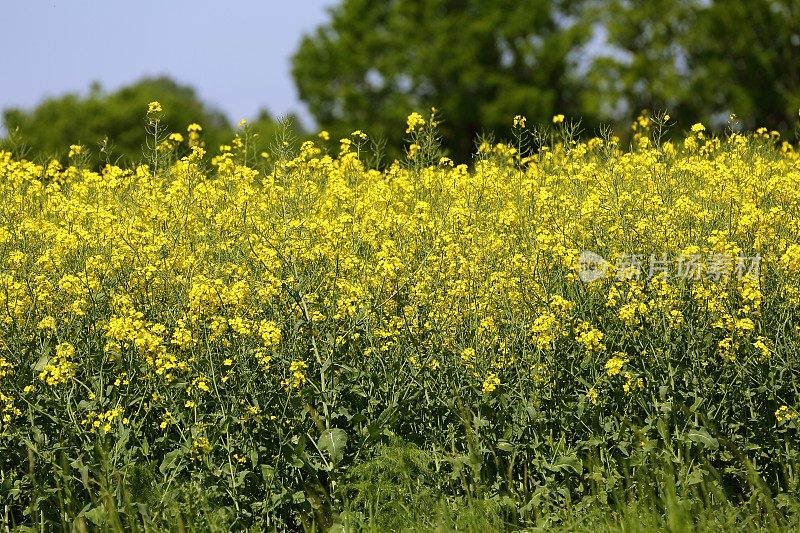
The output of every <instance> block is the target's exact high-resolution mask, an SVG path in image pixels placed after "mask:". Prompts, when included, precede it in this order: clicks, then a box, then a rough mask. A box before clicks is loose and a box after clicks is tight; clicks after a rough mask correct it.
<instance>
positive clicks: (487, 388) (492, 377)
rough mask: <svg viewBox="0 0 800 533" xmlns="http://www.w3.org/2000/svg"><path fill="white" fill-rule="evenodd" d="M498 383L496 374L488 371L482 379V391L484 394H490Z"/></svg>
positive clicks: (498, 379)
mask: <svg viewBox="0 0 800 533" xmlns="http://www.w3.org/2000/svg"><path fill="white" fill-rule="evenodd" d="M498 385H500V378H499V377H497V374H495V373H494V372H492V373H490V374H489V375H488V376H486V379H484V380H483V389H482V390H483V393H484V394H491V393H492V392H494V390H495V389H496V388H497V386H498Z"/></svg>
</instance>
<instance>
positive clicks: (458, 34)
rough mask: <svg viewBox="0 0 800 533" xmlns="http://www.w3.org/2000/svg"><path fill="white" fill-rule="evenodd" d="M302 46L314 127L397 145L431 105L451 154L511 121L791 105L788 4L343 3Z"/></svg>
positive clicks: (790, 110)
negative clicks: (413, 116)
mask: <svg viewBox="0 0 800 533" xmlns="http://www.w3.org/2000/svg"><path fill="white" fill-rule="evenodd" d="M329 14H330V16H329V20H328V21H327V22H326V23H325V24H323V25H322V26H320V27H319V28H318V29H317V30H316V31H315V32H314V33H313V34H310V35H307V36H306V37H305V38H304V39H303V40H302V41H301V43H300V45H299V47H298V49H297V51H296V53H295V55H294V57H293V71H292V72H293V76H294V78H295V82H296V84H297V87H298V90H299V93H300V97H301V98H302V99H303V100H304V101H305V102H306V103H307V104H308V106H309V109H310V111H311V113H312V115H313V116H314V117H315V118H316V120H317V121H318V123H319V124H320V125H321V126H322V127H324V128H326V129H330V130H332V131H335V132H336V133H340V134H343V135H346V134H347V133H349V131H348V130H350V129H352V128H355V127H357V126H363V125H364V124H369V125H370V126H371V129H370V131H369V133H372V134H377V135H388V136H389V137H390V138H392V139H397V138H398V137H399V135H398V132H399V131H402V127H403V121H404V118H405V116H406V115H407V114H408V113H409V112H410V111H412V110H418V111H425V109H426V108H427V107H430V106H436V107H438V108H440V110H441V111H442V115H443V117H444V119H445V124H444V129H443V133H444V137H445V141H446V144H447V145H448V146H449V147H450V148H451V150H452V151H453V153H454V154H455V156H457V157H459V158H463V157H465V156H468V155H469V153H470V151H471V149H472V143H473V141H474V138H475V136H476V135H477V134H479V133H480V131H481V130H482V129H483V128H485V129H486V130H490V131H494V132H496V133H498V134H499V135H501V136H503V135H505V134H506V133H507V132H508V126H509V125H510V120H511V118H512V117H513V116H514V115H515V114H517V113H521V114H524V115H526V116H527V117H528V119H529V122H531V123H542V122H546V121H548V120H549V118H550V117H551V116H552V115H554V114H556V113H564V114H566V115H567V116H571V117H580V118H582V119H583V126H584V131H592V130H593V129H594V126H595V125H596V124H597V123H598V122H599V121H616V122H617V123H618V124H620V125H622V126H623V127H624V126H625V125H627V124H628V123H629V121H630V120H631V119H632V118H633V117H634V116H635V114H637V113H638V112H639V111H640V110H641V109H645V108H646V109H653V110H668V111H669V112H670V114H671V115H672V116H673V117H675V119H677V120H678V122H679V124H680V126H682V127H688V126H689V125H691V124H692V123H693V122H697V121H699V120H702V121H704V122H707V123H709V124H712V125H713V124H716V125H721V124H724V123H725V122H726V121H727V118H728V116H729V114H731V113H735V114H736V115H737V116H738V117H739V118H740V119H741V120H742V122H743V125H744V126H746V127H752V126H759V125H765V126H768V127H770V128H776V129H783V130H787V129H791V127H792V125H793V124H795V123H796V116H797V112H798V107H800V3H798V2H797V1H796V0H747V1H744V0H736V1H733V0H732V1H722V0H572V1H567V0H560V1H555V2H550V1H544V0H526V1H523V2H520V1H518V0H517V1H515V0H500V1H497V2H481V1H477V0H431V1H425V2H422V1H419V0H417V1H404V2H400V1H397V0H392V1H386V2H368V1H367V0H343V1H341V2H340V3H339V4H338V5H337V6H336V7H334V8H332V9H331V10H330V12H329Z"/></svg>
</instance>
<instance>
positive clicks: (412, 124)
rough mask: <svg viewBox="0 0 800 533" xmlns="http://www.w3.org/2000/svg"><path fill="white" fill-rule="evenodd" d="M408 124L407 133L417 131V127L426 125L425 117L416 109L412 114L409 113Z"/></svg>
mask: <svg viewBox="0 0 800 533" xmlns="http://www.w3.org/2000/svg"><path fill="white" fill-rule="evenodd" d="M406 124H407V125H408V127H407V128H406V133H411V132H413V131H415V130H416V129H417V128H419V127H420V126H424V125H425V119H424V118H422V115H420V114H419V113H417V112H416V111H415V112H413V113H411V114H410V115H408V118H407V119H406Z"/></svg>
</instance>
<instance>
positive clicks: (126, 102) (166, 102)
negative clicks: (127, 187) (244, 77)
mask: <svg viewBox="0 0 800 533" xmlns="http://www.w3.org/2000/svg"><path fill="white" fill-rule="evenodd" d="M154 100H157V101H159V102H161V104H162V107H163V109H164V119H163V122H164V124H165V127H166V128H167V129H166V130H165V131H166V132H167V133H169V132H180V133H183V134H184V135H185V134H186V127H187V126H188V125H189V124H191V123H198V124H200V125H201V126H202V127H203V138H204V140H205V142H206V145H207V146H208V147H209V149H211V148H214V147H216V145H218V144H219V143H220V142H222V141H223V140H224V139H226V138H228V137H229V135H230V132H231V128H230V125H229V124H228V120H227V118H226V117H225V116H224V115H223V114H222V113H221V112H219V111H216V110H214V109H211V108H209V107H208V106H207V105H205V104H204V103H203V102H201V101H200V100H199V99H198V97H197V95H196V94H195V91H194V89H192V88H191V87H188V86H185V85H180V84H178V83H176V82H175V81H173V80H171V79H170V78H167V77H157V78H144V79H142V80H140V81H138V82H136V83H134V84H132V85H129V86H126V87H123V88H121V89H119V90H117V91H114V92H112V93H108V94H104V93H103V92H102V90H101V89H100V87H99V85H98V84H96V83H95V84H93V85H92V88H91V90H90V91H89V94H88V96H86V97H81V96H79V95H76V94H67V95H64V96H61V97H57V98H48V99H46V100H44V101H43V102H42V103H41V104H39V105H38V106H37V107H36V108H34V109H32V110H31V111H24V110H21V109H7V110H5V111H4V113H3V124H4V126H5V129H6V131H7V132H8V133H9V134H10V135H12V136H18V137H19V138H20V139H21V140H22V142H23V143H24V144H25V145H26V146H27V147H28V148H29V150H30V153H29V154H28V156H29V157H34V158H37V157H38V158H45V157H56V158H58V159H62V160H63V159H64V157H65V156H66V151H67V149H68V147H69V145H70V144H83V145H84V146H86V147H87V148H88V149H89V151H90V153H91V162H92V163H93V164H100V163H101V162H105V161H106V160H110V161H111V162H115V161H116V160H118V159H121V160H122V161H126V162H138V161H140V160H142V159H143V147H144V146H145V139H146V136H147V132H146V131H145V123H146V120H145V114H146V112H147V104H148V102H151V101H154ZM106 138H107V139H108V141H109V146H110V148H109V149H107V150H106V153H101V151H100V143H101V142H102V141H103V139H106Z"/></svg>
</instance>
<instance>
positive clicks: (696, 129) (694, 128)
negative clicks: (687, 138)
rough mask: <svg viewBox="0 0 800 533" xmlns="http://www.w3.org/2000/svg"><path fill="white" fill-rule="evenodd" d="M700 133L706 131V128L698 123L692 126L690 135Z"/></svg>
mask: <svg viewBox="0 0 800 533" xmlns="http://www.w3.org/2000/svg"><path fill="white" fill-rule="evenodd" d="M701 131H706V127H705V126H703V124H702V123H700V122H698V123H697V124H693V125H692V133H699V132H701Z"/></svg>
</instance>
